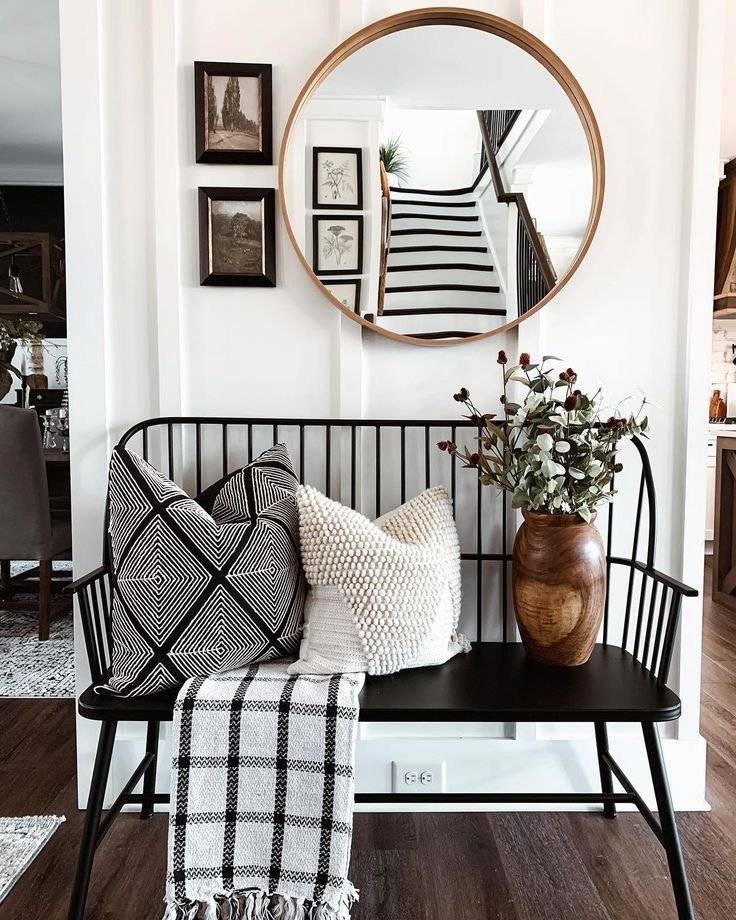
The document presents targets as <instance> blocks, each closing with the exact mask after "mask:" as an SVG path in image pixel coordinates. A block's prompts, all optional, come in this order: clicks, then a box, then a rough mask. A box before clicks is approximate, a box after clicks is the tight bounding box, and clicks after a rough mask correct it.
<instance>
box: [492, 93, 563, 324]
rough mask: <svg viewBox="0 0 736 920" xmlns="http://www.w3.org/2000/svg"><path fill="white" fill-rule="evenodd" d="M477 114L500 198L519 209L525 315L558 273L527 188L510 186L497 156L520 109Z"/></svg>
mask: <svg viewBox="0 0 736 920" xmlns="http://www.w3.org/2000/svg"><path fill="white" fill-rule="evenodd" d="M477 115H478V126H479V128H480V134H481V138H482V141H483V144H482V151H483V152H482V162H483V166H484V167H485V166H487V167H488V170H489V172H490V174H491V181H492V182H493V190H494V192H495V195H496V199H497V200H498V201H499V202H501V203H502V204H514V205H516V209H517V214H518V217H517V234H516V301H517V311H518V315H519V316H523V315H524V314H525V313H527V312H528V311H529V310H531V308H532V307H534V306H536V304H538V303H539V301H540V300H541V299H542V298H543V297H545V296H546V295H547V294H548V293H549V292H550V291H551V290H552V288H553V287H554V286H555V284H556V283H557V274H556V272H555V269H554V266H553V265H552V262H551V260H550V257H549V254H548V253H547V249H546V247H545V245H544V242H543V240H542V237H541V236H540V234H539V231H538V230H537V228H536V226H535V224H534V220H533V219H532V216H531V214H530V213H529V208H528V206H527V203H526V199H525V198H524V194H523V192H509V191H508V190H507V189H506V186H505V184H504V180H503V176H502V174H501V170H500V168H499V165H498V160H497V157H496V154H497V153H498V150H499V148H500V147H501V144H502V143H503V141H504V140H505V139H506V137H507V136H508V133H509V131H510V129H511V127H512V126H513V124H514V122H515V121H516V119H517V118H518V116H519V112H518V111H516V110H491V111H483V112H478V113H477Z"/></svg>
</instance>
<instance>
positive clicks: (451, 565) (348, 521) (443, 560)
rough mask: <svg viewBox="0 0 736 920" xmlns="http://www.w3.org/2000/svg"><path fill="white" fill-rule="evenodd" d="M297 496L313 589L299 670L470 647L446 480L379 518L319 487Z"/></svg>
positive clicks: (421, 657)
mask: <svg viewBox="0 0 736 920" xmlns="http://www.w3.org/2000/svg"><path fill="white" fill-rule="evenodd" d="M297 502H298V505H299V536H300V540H301V547H302V564H303V565H304V573H305V575H306V577H307V581H308V582H309V585H310V589H309V594H308V596H307V604H306V608H305V628H304V639H303V640H302V644H301V649H300V653H299V654H300V657H299V660H298V661H297V662H295V663H294V664H292V665H290V666H289V671H290V672H291V673H292V674H309V673H321V674H324V673H331V672H341V671H367V672H368V673H369V674H390V673H391V672H393V671H399V670H401V669H402V668H416V667H422V666H425V665H436V664H442V663H443V662H445V661H447V660H448V659H449V658H451V657H452V656H453V655H456V654H457V653H458V652H460V651H467V650H468V649H469V647H470V644H469V643H468V641H467V639H465V638H464V637H463V636H461V635H460V634H459V633H458V632H457V627H458V619H459V616H460V547H459V543H458V537H457V530H456V529H455V521H454V519H453V515H452V504H451V502H450V499H449V498H448V495H447V492H446V491H445V489H443V488H434V489H428V490H427V491H426V492H422V493H421V495H418V496H417V497H416V498H413V499H412V500H411V501H409V502H407V503H406V504H404V505H402V506H401V507H400V508H397V509H396V510H395V511H392V512H390V513H389V514H387V515H384V516H383V517H382V518H379V519H378V520H377V521H374V522H373V523H371V521H369V520H368V518H366V517H364V516H363V515H362V514H360V513H359V512H357V511H353V510H352V509H350V508H346V507H345V506H344V505H341V504H339V502H334V501H331V500H330V499H329V498H327V497H326V496H324V495H322V493H321V492H318V491H317V490H316V489H313V488H311V487H300V488H299V490H298V492H297Z"/></svg>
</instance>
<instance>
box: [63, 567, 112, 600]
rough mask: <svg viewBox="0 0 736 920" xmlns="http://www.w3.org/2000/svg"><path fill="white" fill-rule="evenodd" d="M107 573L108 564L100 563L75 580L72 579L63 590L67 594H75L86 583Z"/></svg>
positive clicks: (88, 583)
mask: <svg viewBox="0 0 736 920" xmlns="http://www.w3.org/2000/svg"><path fill="white" fill-rule="evenodd" d="M109 574H110V569H109V568H108V566H106V565H100V566H98V567H97V568H96V569H92V571H91V572H88V573H87V574H86V575H83V576H82V577H81V578H78V579H77V580H76V581H73V582H72V583H71V584H70V585H68V586H67V587H66V588H64V591H65V593H67V594H76V593H77V591H82V590H83V589H84V588H86V587H87V586H88V585H91V584H92V583H93V582H95V581H97V580H98V579H99V578H104V576H105V575H109Z"/></svg>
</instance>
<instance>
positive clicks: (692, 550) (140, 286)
mask: <svg viewBox="0 0 736 920" xmlns="http://www.w3.org/2000/svg"><path fill="white" fill-rule="evenodd" d="M412 5H414V4H413V3H399V2H395V3H394V2H389V0H380V2H378V0H375V2H373V0H363V2H361V0H324V2H316V0H315V2H311V3H309V4H295V3H293V2H290V0H272V2H271V3H268V4H262V3H260V2H258V0H177V2H175V0H157V2H156V3H154V2H153V0H129V2H128V3H126V4H99V3H98V2H97V0H65V3H64V4H63V5H62V7H61V31H62V102H63V112H64V150H65V187H66V213H67V247H68V278H69V288H68V292H69V296H68V302H69V304H70V322H69V327H70V351H71V358H70V364H71V367H72V368H73V376H72V379H71V386H72V392H71V400H72V405H73V406H74V412H75V424H74V430H73V442H72V477H73V484H72V488H73V502H74V511H75V515H74V526H75V533H74V541H75V544H74V545H75V565H76V568H77V573H79V574H81V573H82V572H83V571H85V570H87V569H89V568H91V567H92V566H94V565H96V564H97V563H98V561H99V546H100V528H101V521H102V503H103V499H104V494H105V472H106V462H107V456H108V452H109V449H110V445H111V443H112V442H113V441H114V439H115V438H116V437H117V436H118V435H119V434H120V433H121V432H122V430H124V429H125V428H126V427H127V426H128V425H129V424H131V423H132V422H134V421H136V420H138V419H140V418H142V417H145V416H149V415H152V414H155V413H157V412H173V413H176V412H183V413H193V414H214V413H221V414H228V413H230V414H233V415H247V414H254V415H258V414H265V415H271V416H279V415H292V416H293V415H305V416H306V415H312V416H339V415H341V414H344V415H349V414H351V413H360V412H364V413H365V415H366V417H400V416H404V417H407V416H408V417H437V416H442V415H451V414H452V413H454V412H455V411H456V406H455V404H454V403H453V402H452V400H451V397H450V394H451V393H452V392H453V391H454V390H455V389H456V387H457V386H458V385H459V384H465V385H466V386H468V387H469V388H470V389H471V391H473V392H474V395H477V397H478V399H479V401H481V402H487V403H488V404H489V405H492V404H493V398H494V397H495V393H496V390H497V386H496V383H495V380H496V378H495V374H494V371H495V364H494V355H495V352H496V350H497V349H498V348H499V347H501V346H502V345H505V346H506V347H508V348H510V349H512V350H515V349H516V347H517V343H516V338H515V337H509V338H508V339H507V340H506V341H503V340H501V339H492V340H490V341H484V342H481V343H476V344H467V345H463V346H460V347H459V348H457V347H456V348H448V349H435V348H420V347H411V346H405V345H399V344H396V343H393V342H390V341H385V340H383V339H380V338H379V337H377V336H375V335H372V334H369V333H365V334H362V333H361V331H360V329H359V328H358V327H357V326H355V325H354V324H352V323H350V322H349V321H348V320H346V319H343V318H342V317H341V315H340V314H339V313H338V311H337V310H335V309H334V308H333V307H331V306H330V305H329V303H328V302H327V301H326V300H322V298H321V297H320V295H319V294H318V292H317V290H316V288H314V287H313V285H312V283H311V281H310V280H309V279H308V278H307V277H306V276H305V274H304V273H303V271H302V269H301V267H300V265H299V264H298V262H297V260H296V257H295V255H294V254H293V253H292V252H291V251H290V249H289V247H288V244H287V240H286V235H285V233H284V231H283V227H282V226H281V224H279V226H278V227H277V260H278V286H277V287H276V288H275V289H274V290H248V289H238V288H232V289H227V288H224V289H212V288H203V287H199V285H198V277H197V217H196V188H197V186H198V185H235V186H237V185H270V184H273V183H274V180H275V168H274V167H268V166H253V167H248V166H222V165H196V164H195V163H194V129H193V115H194V111H193V110H194V104H193V93H192V82H193V80H192V61H193V60H195V59H199V60H222V61H270V62H272V63H273V65H274V125H275V142H276V146H277V147H278V143H279V141H280V138H281V132H282V129H283V125H284V121H285V118H286V115H287V113H288V110H289V107H290V105H291V103H292V101H293V99H294V98H295V96H296V93H297V92H298V90H299V88H300V86H301V85H302V83H303V81H304V79H305V78H306V76H307V74H308V73H309V72H310V70H311V69H312V68H313V67H314V66H315V64H316V63H317V62H318V61H319V60H320V59H321V58H322V57H323V56H324V55H325V54H326V53H327V52H328V51H329V50H330V49H331V48H332V47H333V46H334V45H335V44H337V42H338V41H339V40H341V39H342V38H343V37H344V36H345V35H346V34H348V33H349V32H350V31H353V30H355V29H357V28H359V27H360V26H361V25H363V24H364V17H365V21H370V20H371V19H372V18H374V17H375V16H377V15H379V14H384V13H390V12H395V11H396V10H398V9H405V8H409V7H411V6H412ZM477 5H479V6H483V8H485V9H488V10H489V11H491V12H494V11H498V12H502V13H509V11H512V12H513V11H514V10H515V9H516V4H511V3H507V2H501V0H499V2H493V0H488V2H484V3H481V0H477ZM522 6H523V7H524V21H525V22H526V24H527V25H528V26H529V27H530V28H532V29H533V30H534V31H536V32H537V33H538V34H539V35H540V36H542V37H545V38H546V40H547V41H548V42H549V43H550V44H551V45H552V46H553V47H554V48H555V50H557V51H558V52H559V53H560V55H561V56H562V58H563V59H564V60H565V61H566V63H567V64H568V65H569V66H570V68H571V69H572V71H573V73H575V74H576V75H577V76H578V78H579V80H580V82H581V84H582V86H583V88H584V89H585V91H586V92H587V93H588V95H589V98H590V101H591V103H592V106H593V109H594V111H595V112H596V114H597V117H598V119H599V123H600V127H601V131H602V135H603V143H604V146H605V151H606V167H607V188H606V199H605V205H604V209H603V214H602V217H601V222H600V227H599V230H598V234H597V236H596V239H595V240H594V242H593V245H592V247H591V249H590V252H589V255H588V257H587V259H586V261H585V262H584V264H583V266H582V267H581V269H580V271H579V272H578V273H577V274H576V276H575V277H574V279H573V280H572V281H571V282H570V284H569V285H568V286H567V287H566V288H565V289H564V291H563V292H562V293H561V294H560V295H559V296H558V297H557V298H556V299H555V300H553V301H552V303H551V304H550V305H549V306H548V307H546V308H545V310H544V311H542V314H541V315H540V317H539V318H534V319H532V320H530V321H529V322H528V323H526V324H525V325H524V327H522V329H521V330H520V332H519V341H518V344H519V345H523V346H524V347H527V348H530V349H531V350H533V351H534V352H535V353H537V354H538V353H540V352H541V351H544V352H546V353H552V354H555V353H557V354H560V355H561V356H563V357H564V358H565V359H566V360H567V361H569V362H570V363H572V364H574V365H575V366H576V368H577V369H578V370H579V371H580V373H581V375H583V376H584V377H585V379H586V380H588V381H590V382H591V383H592V384H593V383H598V382H600V383H602V384H604V385H605V386H606V387H607V389H608V391H609V392H610V394H611V396H612V398H613V399H614V400H615V399H617V398H619V397H620V396H623V395H625V394H626V393H628V392H630V391H631V390H632V389H633V388H635V387H636V386H640V387H641V388H642V389H644V390H645V391H646V392H647V394H648V395H649V396H650V398H651V399H652V400H653V401H654V402H655V404H657V406H658V408H657V410H656V412H655V413H654V414H653V427H654V435H653V438H652V441H651V445H650V449H651V456H652V462H653V466H654V470H655V474H656V477H657V482H658V495H659V534H660V538H659V539H660V545H659V551H658V555H657V561H658V564H659V566H660V567H661V568H663V569H669V570H670V571H672V572H673V573H674V574H675V575H678V574H684V575H686V576H688V577H695V578H696V579H698V578H700V575H699V574H698V572H699V571H700V570H701V569H702V552H700V551H699V550H698V544H697V541H696V542H695V544H693V539H694V538H693V537H692V536H691V533H692V532H691V531H690V530H688V532H687V533H686V535H685V538H684V539H683V537H682V533H683V522H686V521H688V520H689V519H690V518H691V517H692V515H693V514H694V515H695V516H696V517H697V516H699V533H700V541H701V550H702V521H703V516H704V471H705V463H704V454H703V458H702V462H701V463H700V465H699V467H698V465H697V464H696V463H694V462H693V463H690V460H691V459H692V458H693V457H694V456H695V454H694V452H696V448H695V447H694V446H693V442H692V440H689V439H688V434H687V428H686V425H687V420H688V413H689V412H690V411H691V410H692V408H693V407H694V406H696V404H697V401H698V400H700V404H701V405H702V404H703V401H702V398H701V394H700V393H699V392H696V391H698V390H699V388H700V390H702V391H703V393H704V392H705V390H706V388H707V359H708V354H709V351H710V340H709V327H708V326H706V328H705V330H703V327H702V322H700V320H698V314H697V310H696V301H697V296H696V295H698V292H699V291H701V290H702V289H707V287H708V284H709V283H711V282H712V277H711V279H710V281H709V278H708V275H709V272H711V271H712V255H710V253H709V249H708V247H709V246H711V245H712V231H711V230H709V224H708V216H709V214H710V215H711V222H712V219H713V217H714V214H715V211H714V200H715V199H714V197H713V195H714V189H715V174H716V169H717V162H716V161H717V155H718V133H719V131H718V127H719V123H720V111H719V110H718V111H714V110H713V109H711V108H709V106H708V104H707V103H706V102H705V101H704V100H707V99H709V98H710V97H711V95H712V90H713V87H714V82H715V81H716V80H717V79H719V72H718V67H719V59H718V54H717V53H714V51H713V49H714V48H715V46H716V45H719V46H720V47H721V49H722V31H721V25H722V23H721V21H720V17H722V15H723V4H722V2H710V0H707V2H706V0H703V2H701V3H695V2H687V0H649V2H648V3H647V4H644V5H642V4H641V3H640V2H639V0H619V2H618V3H616V4H590V3H588V2H585V0H529V2H526V3H524V4H522ZM632 23H635V24H636V28H632ZM716 35H717V36H718V41H716V38H715V36H716ZM622 62H625V66H624V64H623V63H622ZM706 91H707V92H706ZM633 141H635V142H633ZM694 151H697V152H698V156H697V157H695V156H694ZM693 163H694V164H695V165H694V166H693V165H692V164H693ZM711 163H712V164H713V168H712V169H711ZM711 173H712V176H711ZM696 191H697V192H698V194H697V196H696V195H695V192H696ZM698 202H702V204H698ZM711 212H712V213H711ZM709 233H710V238H709ZM706 302H707V300H705V299H704V300H702V302H701V304H702V303H706ZM684 362H686V363H684ZM683 367H690V368H693V370H692V371H688V373H690V374H691V376H690V377H689V378H688V377H687V376H686V375H685V374H683ZM698 367H701V368H702V380H700V378H696V377H693V376H692V374H694V373H695V369H697V368H698ZM693 394H695V395H693ZM696 397H697V399H696ZM701 411H702V410H701ZM693 417H695V416H693ZM702 444H703V451H704V445H705V439H704V437H703V438H702ZM683 458H684V460H685V468H686V470H687V476H688V478H687V480H685V479H684V478H683V476H684V473H683V471H682V467H683ZM698 477H699V478H698ZM699 490H700V491H699ZM683 495H685V501H684V507H683ZM699 503H700V504H699ZM699 552H700V561H699ZM686 560H688V561H686ZM699 609H700V608H699V605H698V603H692V604H688V605H687V608H686V610H685V621H686V625H685V640H684V641H683V648H684V649H685V650H686V652H685V653H684V654H683V658H682V661H681V662H678V668H677V669H676V670H677V671H678V675H676V679H677V677H678V676H679V681H680V685H681V689H682V693H683V699H684V705H685V717H684V718H683V719H682V720H681V722H680V727H679V732H676V733H675V734H674V735H673V736H672V738H671V739H669V740H668V741H667V742H666V755H667V758H668V761H669V764H670V768H671V770H672V779H673V787H674V794H675V798H676V802H677V803H678V805H679V806H680V807H692V806H699V805H702V802H703V780H704V747H703V745H702V743H701V741H700V739H699V735H698V715H697V712H698V690H699V686H698V681H699V661H698V658H699ZM78 665H79V668H78V686H79V687H80V689H81V688H82V687H83V686H84V685H85V683H86V680H87V675H86V671H85V667H84V663H83V655H82V652H81V640H80V647H79V650H78ZM377 731H380V729H377ZM431 734H432V732H428V735H430V736H431ZM444 734H445V736H447V734H448V733H447V731H445V733H444ZM455 734H458V732H456V733H455ZM460 734H462V732H460ZM618 734H619V732H616V731H614V735H616V736H618ZM139 737H140V736H138V735H135V734H134V733H129V734H128V735H127V736H125V735H124V736H123V739H122V742H121V744H120V745H119V754H118V759H117V761H116V773H115V779H116V781H117V782H118V783H120V782H121V780H122V779H123V775H122V774H123V766H124V765H125V764H126V763H132V762H133V761H134V760H135V757H136V755H137V754H138V750H139V743H140V742H139ZM126 738H127V740H126ZM78 739H79V756H80V786H81V788H82V789H84V787H85V784H86V782H87V779H88V776H89V770H90V765H91V752H92V749H93V746H94V743H95V740H96V729H95V728H94V727H93V726H90V725H87V724H85V725H80V727H79V733H78ZM620 744H621V747H622V749H625V750H624V753H623V755H622V756H623V757H624V759H625V760H626V761H627V763H628V762H629V760H630V761H631V769H632V773H634V774H636V775H638V774H639V773H641V772H642V770H643V756H642V750H641V745H640V743H639V742H638V740H637V739H636V738H629V737H628V736H627V737H625V738H624V740H622V741H621V742H620ZM393 749H398V750H401V751H404V752H405V751H407V750H408V751H413V752H415V753H417V752H418V753H419V754H427V753H428V752H431V751H435V752H436V751H437V750H438V749H439V750H440V751H442V752H447V751H450V750H451V751H452V752H453V756H454V757H456V759H455V760H454V761H453V765H452V770H453V772H452V783H453V786H454V787H455V788H478V787H481V786H489V785H494V784H497V783H499V782H501V781H502V780H504V781H506V783H507V785H508V784H509V783H510V784H511V785H512V786H515V787H524V786H525V787H527V788H529V787H532V788H541V787H543V786H547V787H549V786H550V785H552V784H553V782H554V783H555V784H556V786H557V788H562V789H567V788H570V787H571V786H572V785H573V784H574V783H575V782H577V783H578V788H580V786H581V785H582V787H583V788H586V787H588V788H593V787H595V784H596V782H597V779H596V773H595V768H594V760H593V742H592V736H591V734H590V733H589V731H588V728H587V727H584V728H580V727H569V726H560V727H557V728H555V729H554V730H552V731H550V730H549V729H544V730H542V729H541V728H540V729H539V730H538V729H537V728H536V727H535V726H533V725H532V726H521V727H519V728H518V730H517V732H516V740H514V739H513V738H512V739H498V738H493V737H488V738H483V737H481V738H474V739H472V741H468V742H465V741H463V740H462V739H460V738H457V737H451V738H447V737H445V739H444V740H438V739H437V738H431V737H429V738H428V740H425V741H422V740H417V739H413V740H411V741H408V740H406V739H398V740H392V741H391V742H388V741H385V740H377V741H376V742H371V741H370V740H368V739H366V740H365V741H364V742H362V744H361V755H360V756H361V765H362V768H361V769H362V772H361V774H360V783H361V786H365V784H366V783H369V784H374V785H376V786H378V787H380V784H381V783H382V782H383V781H384V778H385V775H386V772H385V767H386V760H387V757H388V756H389V752H390V750H393ZM161 778H162V781H163V780H164V777H163V772H162V777H161Z"/></svg>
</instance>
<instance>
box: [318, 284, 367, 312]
mask: <svg viewBox="0 0 736 920" xmlns="http://www.w3.org/2000/svg"><path fill="white" fill-rule="evenodd" d="M319 280H320V281H321V282H322V284H324V286H325V287H327V286H328V285H330V284H352V285H353V287H354V288H355V293H354V295H353V312H354V313H357V314H358V316H360V315H361V313H360V286H361V280H362V279H360V278H320V279H319ZM330 293H331V294H332V291H330ZM332 296H333V297H337V294H332ZM337 299H338V300H339V299H340V298H339V297H338V298H337Z"/></svg>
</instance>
